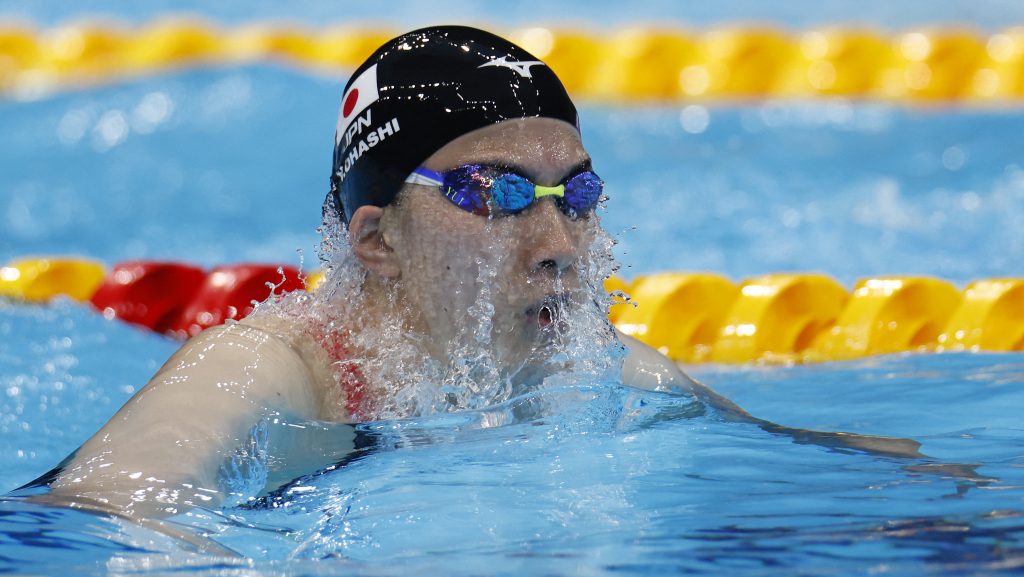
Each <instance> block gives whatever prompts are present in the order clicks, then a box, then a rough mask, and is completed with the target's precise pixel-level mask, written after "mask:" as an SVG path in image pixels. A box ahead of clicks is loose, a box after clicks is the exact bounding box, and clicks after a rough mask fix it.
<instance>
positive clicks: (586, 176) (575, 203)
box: [565, 170, 604, 214]
mask: <svg viewBox="0 0 1024 577" xmlns="http://www.w3.org/2000/svg"><path fill="white" fill-rule="evenodd" d="M603 191H604V182H603V181H602V180H601V178H600V177H599V176H597V175H596V174H594V173H593V172H592V171H590V170H588V171H586V172H581V173H579V174H577V175H576V176H574V177H572V178H570V179H569V180H568V181H567V182H566V183H565V203H566V204H568V205H569V206H570V207H572V208H573V210H575V211H576V212H577V213H581V214H582V213H585V212H588V211H590V210H593V209H594V207H596V206H597V203H598V201H600V200H601V193H602V192H603Z"/></svg>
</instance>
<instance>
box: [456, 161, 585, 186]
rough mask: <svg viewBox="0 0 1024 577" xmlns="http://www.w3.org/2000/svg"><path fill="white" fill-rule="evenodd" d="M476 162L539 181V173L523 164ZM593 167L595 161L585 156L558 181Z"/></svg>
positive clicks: (563, 180)
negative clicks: (524, 166)
mask: <svg viewBox="0 0 1024 577" xmlns="http://www.w3.org/2000/svg"><path fill="white" fill-rule="evenodd" d="M474 164H479V165H480V166H490V167H493V168H498V169H501V170H507V171H509V172H514V173H516V174H518V175H519V176H523V177H525V178H529V179H530V180H532V181H534V182H536V181H537V175H536V174H534V173H533V172H532V171H530V170H527V169H525V168H523V167H522V166H519V165H517V164H511V163H509V162H504V161H500V160H499V161H493V162H487V161H484V162H476V163H474ZM592 168H593V161H592V160H591V159H590V158H589V157H588V158H585V159H583V160H581V161H580V162H579V163H578V164H576V166H573V167H572V168H570V169H569V170H568V171H566V172H565V175H564V176H563V177H562V178H560V179H559V180H558V182H565V181H566V180H568V179H569V178H571V177H573V176H576V175H577V174H579V173H581V172H586V171H588V170H591V169H592Z"/></svg>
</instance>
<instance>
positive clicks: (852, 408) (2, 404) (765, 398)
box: [0, 66, 1024, 575]
mask: <svg viewBox="0 0 1024 577" xmlns="http://www.w3.org/2000/svg"><path fill="white" fill-rule="evenodd" d="M340 92H341V81H340V79H336V78H324V77H317V76H309V75H306V74H302V73H298V72H294V71H290V70H285V69H281V68H276V67H270V66H254V67H246V68H227V69H225V68H210V69H205V70H193V71H186V72H179V73H175V74H169V75H164V76H158V77H153V78H147V79H140V80H137V81H133V82H129V83H125V84H119V85H116V86H109V87H101V88H95V89H91V90H86V91H78V92H71V93H64V94H57V95H53V96H50V97H47V98H44V99H41V100H38V101H34V102H27V103H15V102H4V103H0V125H2V126H3V127H4V131H2V133H0V150H2V151H3V154H4V161H3V168H4V170H3V171H2V172H0V259H2V260H4V261H6V260H8V259H10V258H12V257H15V256H22V255H29V254H79V255H85V256H90V257H94V258H98V259H100V260H102V261H104V262H107V263H113V262H116V261H119V260H124V259H130V258H158V259H177V260H185V261H188V262H194V263H198V264H201V265H207V266H209V265H214V264H221V263H234V262H243V261H267V262H285V263H291V264H299V263H300V261H302V260H303V259H304V261H305V267H306V268H307V269H309V268H315V266H316V265H315V262H314V261H315V260H316V259H315V256H314V254H315V253H314V247H315V244H316V241H317V235H316V232H315V227H316V226H317V224H318V223H319V214H320V203H321V201H322V199H323V195H324V192H325V191H326V185H327V176H328V170H329V169H328V165H329V162H330V149H329V143H330V142H331V139H332V137H333V129H334V115H335V114H336V112H335V111H336V106H337V99H338V98H339V95H340ZM581 114H582V123H583V130H584V138H585V142H586V143H587V145H588V148H589V149H590V151H591V153H592V154H593V156H594V157H595V169H596V170H597V171H598V172H599V173H600V174H601V175H602V177H604V179H605V180H606V182H607V188H608V194H609V196H610V197H611V200H610V201H609V203H608V207H607V210H606V211H605V213H604V215H603V217H602V218H603V220H604V223H605V226H606V227H607V228H608V229H609V230H611V231H613V232H614V233H616V234H617V236H619V238H620V244H619V246H618V251H619V252H618V255H619V257H620V260H621V261H622V263H623V265H624V268H623V271H622V273H623V275H624V276H626V277H632V276H636V275H639V274H645V273H650V272H654V271H659V270H712V271H716V272H722V273H724V274H727V275H729V276H731V277H733V278H734V279H737V280H738V279H741V278H744V277H749V276H754V275H758V274H762V273H766V272H773V271H779V270H798V271H822V272H825V273H828V274H831V275H833V276H835V277H836V278H837V279H839V280H840V281H841V282H843V283H845V284H847V285H849V284H851V283H852V281H853V280H855V279H857V278H860V277H863V276H870V275H876V274H886V273H926V274H933V275H938V276H941V277H943V278H946V279H949V280H952V281H954V282H956V283H958V284H959V285H960V286H963V284H964V283H965V282H967V281H969V280H972V279H978V278H984V277H988V276H1020V274H1021V271H1022V270H1024V269H1022V266H1021V265H1022V263H1024V260H1022V259H1024V237H1022V236H1021V234H1020V232H1019V231H1020V230H1024V226H1022V225H1024V202H1021V201H1022V200H1024V170H1022V167H1021V164H1020V158H1019V153H1018V151H1019V150H1021V149H1022V145H1024V142H1022V140H1024V114H1021V113H1019V112H1018V111H1015V110H998V109H989V110H957V109H906V108H899V107H893V106H888V105H879V104H867V103H852V102H848V101H842V100H840V101H830V102H815V103H807V102H769V103H757V104H748V105H733V106H724V107H715V106H702V105H692V106H690V107H631V108H626V107H597V106H584V108H583V109H582V111H581ZM0 337H2V338H0V432H2V437H0V490H2V491H10V490H13V489H15V488H16V487H18V486H20V485H21V484H23V483H26V482H28V481H31V480H32V479H33V478H35V477H37V476H38V475H41V474H43V473H45V472H46V471H47V470H48V469H49V468H51V467H52V466H53V465H54V464H56V463H57V462H58V461H60V459H62V458H63V457H64V456H66V455H67V454H68V453H69V452H71V451H73V450H74V449H75V448H76V447H77V446H78V445H79V444H80V443H81V442H82V441H83V440H84V439H85V438H87V437H88V436H89V435H91V434H92V433H93V432H94V431H95V430H96V429H97V428H98V427H99V426H100V425H102V424H103V423H104V422H105V421H106V420H107V419H108V418H109V417H110V415H112V414H113V412H114V411H115V410H116V409H117V408H118V407H119V406H120V405H121V404H122V403H123V402H125V401H126V400H127V399H128V398H129V397H130V396H131V394H132V393H133V392H134V391H136V390H138V388H140V387H141V386H142V385H143V384H144V383H145V382H146V380H147V379H148V377H149V376H150V375H151V374H152V373H153V372H154V371H155V370H156V368H157V367H159V365H160V364H162V363H163V361H164V360H165V359H166V358H167V357H168V356H169V355H170V354H171V353H172V352H173V351H174V350H175V349H176V346H177V345H176V343H174V342H171V341H168V340H166V339H164V338H163V337H160V336H156V335H152V334H149V333H145V332H142V331H140V330H138V329H136V328H133V327H129V326H126V325H122V324H118V323H116V322H108V321H106V320H104V319H103V318H102V317H101V316H100V315H98V314H96V313H94V312H93V311H91V310H89V309H87V308H86V307H83V306H81V305H78V304H75V303H71V302H68V301H58V302H55V303H53V304H51V305H47V306H26V305H21V304H15V303H6V302H5V303H0ZM692 371H693V372H694V374H696V375H697V376H698V377H700V378H702V379H703V380H705V381H706V382H707V383H708V384H710V385H711V386H712V387H713V388H715V389H716V390H718V391H719V392H721V393H723V394H725V395H726V396H728V397H730V398H732V399H733V400H735V401H736V402H738V403H739V404H740V405H742V406H743V407H744V408H746V409H747V410H749V411H750V412H752V413H753V414H755V415H757V416H759V417H761V418H764V419H768V420H772V421H775V422H778V423H781V424H784V425H788V426H791V427H802V428H810V429H818V430H838V431H850V432H857V433H863V434H871V435H888V436H900V437H909V438H913V439H915V440H917V441H920V442H921V443H922V452H923V453H924V454H926V455H927V457H925V458H921V459H900V458H895V457H882V456H878V455H873V454H869V453H864V452H857V451H851V450H845V449H835V448H827V447H822V446H819V445H813V444H799V443H795V442H794V441H793V439H792V438H790V437H788V436H785V435H780V434H773V433H768V432H765V431H763V430H761V429H759V428H757V427H755V426H752V425H748V424H743V423H736V422H732V421H730V420H728V419H725V418H723V417H722V416H721V415H718V414H716V413H715V412H714V411H713V410H712V409H710V408H708V407H704V406H703V405H701V404H700V403H697V402H696V401H694V400H693V399H691V398H689V397H686V396H669V395H662V394H654V393H640V392H636V391H631V390H628V389H625V388H622V387H619V386H617V385H614V384H610V383H582V384H580V383H576V384H572V385H567V386H565V387H562V388H555V389H551V390H545V391H543V392H539V393H534V396H533V397H530V398H526V399H520V400H519V402H523V403H526V402H529V403H540V404H543V405H545V406H546V407H547V410H546V411H544V412H543V413H541V414H539V415H538V416H535V417H533V418H529V419H526V420H522V421H518V422H511V423H509V424H506V425H504V426H499V427H488V426H484V425H485V424H487V423H491V422H493V421H494V420H495V418H498V417H500V416H501V415H505V414H507V411H508V410H509V407H495V408H493V409H489V410H484V411H477V412H466V413H461V414H454V415H445V416H438V417H432V418H423V419H419V420H412V421H401V422H397V421H396V422H381V423H372V424H368V425H364V426H363V427H362V430H361V434H362V435H363V436H364V437H365V439H367V443H368V447H367V449H366V450H364V451H363V452H361V453H360V455H359V458H357V459H355V460H352V461H351V462H348V463H345V464H343V465H341V466H339V467H337V468H335V469H333V470H331V471H327V472H324V473H323V474H319V475H313V476H310V477H309V478H307V479H303V480H301V481H299V482H298V483H297V484H296V485H294V486H292V487H291V488H290V491H288V492H285V493H283V494H280V495H277V496H276V497H273V498H270V499H263V500H260V501H254V502H253V503H250V504H248V505H242V506H237V507H232V508H227V509H225V510H223V511H217V512H205V513H204V512H200V513H199V514H196V515H194V516H191V517H185V516H182V517H180V518H178V519H176V520H175V521H176V522H177V523H179V524H180V527H181V528H182V530H183V531H185V530H187V531H190V532H191V533H192V534H193V537H194V538H193V539H192V540H191V541H189V540H183V539H175V538H172V537H169V536H167V535H165V534H162V533H160V532H157V531H154V530H152V529H151V528H147V527H140V526H136V525H132V524H129V523H127V522H124V521H120V520H118V519H111V518H105V517H100V516H95V515H90V514H86V513H81V512H73V511H66V510H61V509H54V508H46V507H42V506H39V505H34V504H31V503H26V502H22V501H18V500H8V501H4V502H2V503H0V571H5V572H13V573H26V572H32V573H50V574H54V573H73V574H83V573H108V572H112V573H135V572H142V571H157V572H172V571H174V572H179V573H185V574H275V575H276V574H299V573H302V574H337V573H346V574H365V575H378V574H387V575H392V574H397V575H407V574H412V573H423V574H428V573H444V574H467V575H468V574H502V575H521V574H541V573H543V574H560V573H575V574H596V575H599V574H612V573H614V574H623V573H625V574H663V573H683V572H693V573H725V574H730V575H759V574H779V573H785V574H789V573H794V574H816V575H863V574H867V573H893V574H900V575H905V574H925V573H942V574H963V575H973V574H990V573H998V572H1001V571H1006V572H1014V571H1019V570H1020V568H1021V566H1024V552H1022V547H1024V545H1022V539H1024V521H1022V517H1021V515H1022V514H1024V513H1022V512H1024V503H1022V498H1024V478H1022V477H1024V473H1022V471H1024V468H1022V466H1024V454H1022V453H1021V449H1020V447H1021V441H1022V439H1024V431H1022V429H1021V425H1020V418H1019V410H1018V409H1017V407H1020V406H1024V388H1022V387H1021V386H1020V381H1021V380H1022V379H1024V355H1021V354H965V353H964V354H943V355H895V356H887V357H878V358H868V359H863V360H860V361H856V362H851V363H830V364H822V365H808V366H798V367H750V366H746V367H725V366H697V367H692ZM496 415H497V417H496ZM311 473H312V472H311ZM197 542H198V543H200V544H201V545H208V546H213V545H211V544H215V545H216V546H218V547H222V548H224V549H223V550H224V551H228V550H230V551H234V552H236V553H238V554H240V555H241V557H238V558H233V557H225V556H221V555H215V554H212V553H201V552H197V551H196V543H197Z"/></svg>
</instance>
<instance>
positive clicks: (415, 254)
mask: <svg viewBox="0 0 1024 577" xmlns="http://www.w3.org/2000/svg"><path fill="white" fill-rule="evenodd" d="M589 161H590V157H589V155H588V154H587V153H586V151H585V150H584V148H583V143H582V142H581V140H580V136H579V133H578V132H577V131H576V129H575V128H574V127H573V126H571V125H569V124H567V123H565V122H562V121H560V120H553V119H547V118H530V119H523V120H512V121H506V122H503V123H500V124H496V125H492V126H489V127H486V128H482V129H479V130H476V131H473V132H471V133H469V134H466V135H464V136H462V137H460V138H458V139H456V140H454V141H452V142H450V143H449V144H447V145H446V146H445V147H443V148H442V149H440V150H439V151H437V152H436V153H435V154H434V155H432V156H431V157H430V158H429V159H427V160H426V161H425V162H424V163H423V164H424V165H425V166H426V167H427V168H430V169H432V170H434V171H437V172H442V171H445V170H448V169H451V168H455V167H458V166H461V165H465V164H495V165H503V166H512V167H516V168H517V169H518V170H519V171H520V172H522V173H523V174H524V175H525V176H527V177H529V178H530V179H531V180H532V181H533V182H535V183H537V184H539V185H542V186H554V185H557V184H559V183H561V182H562V181H563V180H565V179H566V178H567V177H570V176H573V175H574V174H576V173H578V172H579V171H580V167H581V166H586V165H587V164H588V163H589ZM597 226H598V225H597V219H596V218H590V217H585V218H577V219H572V218H570V217H569V216H567V215H565V214H563V213H562V212H561V211H560V210H559V209H558V208H557V206H556V204H555V201H554V198H543V199H541V200H539V201H538V202H535V203H534V204H532V205H531V206H529V207H528V208H527V209H526V210H524V211H523V212H521V213H519V214H516V215H512V216H503V217H494V218H487V217H484V216H480V215H476V214H472V213H469V212H466V211H464V210H462V209H460V208H458V207H457V206H455V205H454V204H452V203H451V202H449V201H448V200H447V199H445V198H444V196H443V195H441V194H440V192H439V191H438V189H437V187H434V186H423V185H406V187H405V189H403V191H402V192H401V194H400V196H399V201H398V202H396V203H393V204H392V205H389V206H387V207H385V208H383V209H379V208H376V207H371V206H367V207H362V208H360V209H359V210H357V211H356V213H355V215H354V216H353V219H352V223H351V231H352V238H353V245H354V250H355V252H356V255H357V256H358V257H359V259H360V261H361V262H362V263H363V265H364V266H365V267H366V268H367V269H368V270H370V271H371V277H370V279H369V285H370V286H368V287H367V290H368V291H370V294H371V295H373V294H377V293H380V292H382V291H383V290H384V287H383V286H380V285H382V284H386V283H387V282H389V281H396V282H395V284H394V286H395V288H396V289H397V291H398V292H399V298H398V301H399V302H403V303H406V304H407V305H408V308H407V310H404V311H400V314H404V315H406V317H407V318H406V320H407V325H408V326H409V328H410V330H412V331H416V332H419V333H421V334H425V335H429V337H430V338H429V339H428V340H426V341H425V344H426V346H427V349H428V352H429V353H430V354H431V355H432V356H434V357H435V358H437V359H439V360H442V361H446V360H447V359H449V358H450V356H451V355H450V353H451V351H450V350H447V347H446V345H447V344H449V343H453V342H457V341H458V339H459V338H460V337H461V336H463V335H464V334H465V333H466V329H467V314H468V313H467V311H469V310H470V309H471V307H473V305H474V304H475V303H477V302H478V301H479V300H480V298H481V295H480V292H481V290H482V289H485V288H486V290H487V291H488V294H487V298H486V299H485V300H486V301H487V302H488V303H490V304H492V305H493V307H494V311H493V315H491V316H492V322H493V331H492V333H491V337H492V339H493V349H494V352H495V355H496V357H497V361H498V365H499V366H502V367H517V366H520V365H521V364H522V363H523V362H524V361H525V359H526V358H527V357H528V356H531V354H532V353H534V352H535V349H536V346H537V343H538V340H539V338H540V331H541V329H542V328H543V327H544V325H545V324H547V323H548V322H549V321H550V318H549V316H548V314H549V312H550V311H548V310H547V309H545V308H544V304H545V303H546V302H550V301H551V300H552V299H556V298H557V297H558V296H559V295H564V294H571V293H576V292H578V291H580V282H579V271H578V266H579V262H580V259H581V258H582V257H583V256H584V253H585V251H586V250H588V248H589V247H590V244H591V241H592V240H593V238H594V235H595V232H596V231H597ZM482 271H483V272H484V273H485V274H484V277H485V278H483V279H482V278H481V272H482ZM487 272H491V273H493V274H494V277H493V279H492V278H490V277H489V276H488V275H487V274H486V273H487Z"/></svg>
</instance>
